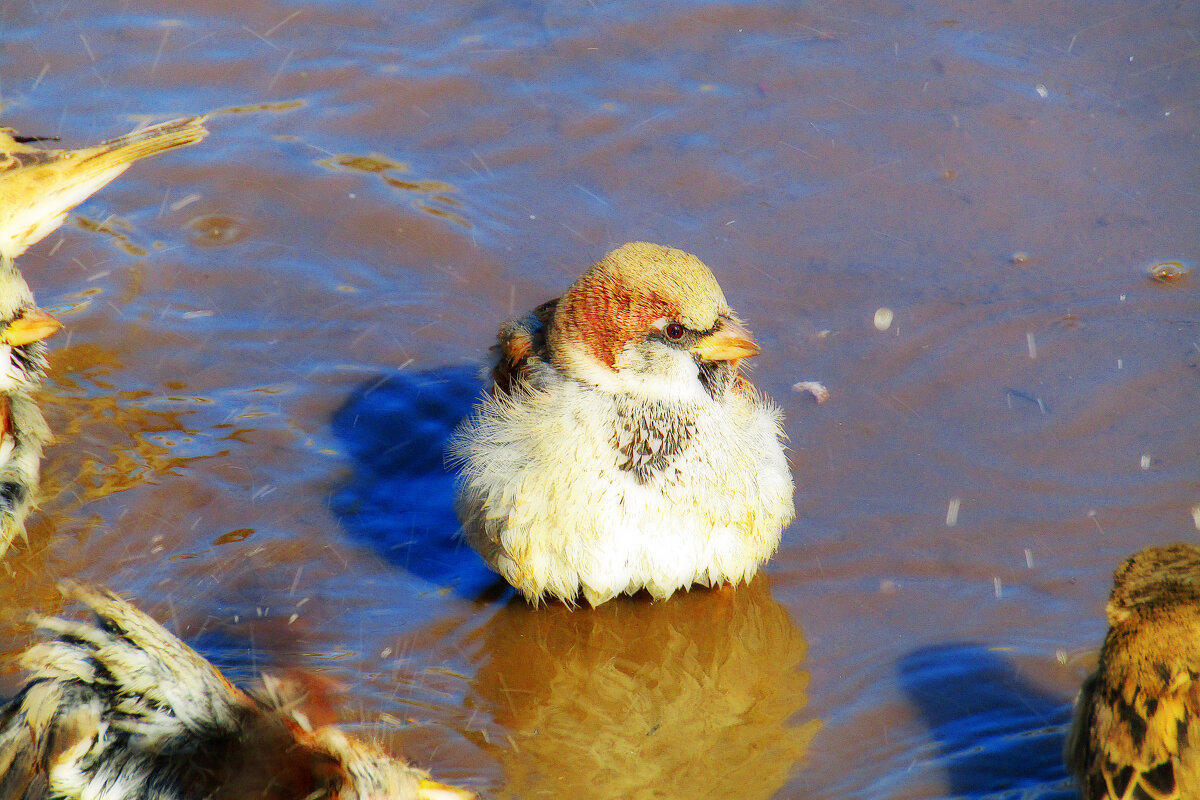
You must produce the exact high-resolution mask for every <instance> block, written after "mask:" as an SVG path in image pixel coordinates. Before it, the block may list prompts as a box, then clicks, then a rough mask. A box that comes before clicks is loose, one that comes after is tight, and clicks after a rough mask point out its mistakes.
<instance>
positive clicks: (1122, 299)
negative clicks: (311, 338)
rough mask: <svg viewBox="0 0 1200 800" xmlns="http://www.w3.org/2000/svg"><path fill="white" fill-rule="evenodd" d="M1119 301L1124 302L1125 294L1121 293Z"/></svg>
mask: <svg viewBox="0 0 1200 800" xmlns="http://www.w3.org/2000/svg"><path fill="white" fill-rule="evenodd" d="M1121 302H1122V303H1124V302H1125V295H1121Z"/></svg>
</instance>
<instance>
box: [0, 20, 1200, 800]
mask: <svg viewBox="0 0 1200 800" xmlns="http://www.w3.org/2000/svg"><path fill="white" fill-rule="evenodd" d="M0 37H2V41H3V48H2V49H0V92H2V95H0V96H2V98H3V109H4V114H3V122H4V123H5V124H8V125H13V126H16V127H18V128H19V129H20V130H22V131H23V132H25V133H29V134H42V135H61V136H62V137H63V138H64V141H65V142H67V143H70V144H85V143H90V142H94V141H98V140H100V139H101V138H105V137H108V136H111V135H116V134H119V133H123V132H125V131H126V130H127V129H130V128H132V127H133V126H134V125H135V124H137V123H139V122H141V121H144V120H148V119H154V120H158V119H163V118H166V117H168V116H171V115H182V114H190V113H196V112H210V113H212V114H213V116H212V119H211V125H210V127H211V128H212V131H213V134H212V136H210V137H209V138H208V139H207V140H206V141H205V142H204V143H203V144H201V145H200V146H197V147H194V148H191V149H188V150H185V151H181V152H178V153H172V154H169V155H167V156H164V157H161V158H159V159H156V160H154V161H151V162H147V163H142V164H139V165H137V166H136V167H134V168H133V169H131V170H130V172H129V173H128V174H127V175H126V176H124V177H122V178H121V179H120V180H119V181H117V182H116V183H114V184H112V185H111V186H110V187H109V188H107V189H106V190H104V191H103V192H102V193H101V194H100V195H98V196H97V197H96V198H94V199H93V200H91V201H89V202H88V203H86V204H84V205H83V206H82V207H80V209H79V210H78V211H77V212H76V213H75V214H74V215H73V217H72V220H71V222H70V223H69V224H68V225H67V226H66V227H65V228H63V229H62V231H61V232H60V233H59V234H56V235H55V236H52V237H50V238H49V239H47V240H46V241H44V242H43V243H41V244H40V245H38V246H37V247H36V248H34V249H33V250H32V251H31V252H29V253H28V254H27V255H25V256H24V257H23V258H22V261H21V267H22V268H23V269H24V270H25V273H26V275H27V277H28V278H29V281H30V283H31V284H32V285H33V286H34V288H35V291H36V292H37V294H38V298H39V300H40V302H41V303H42V304H43V305H45V306H48V307H50V308H52V309H54V310H56V311H57V312H59V313H60V316H61V317H62V319H63V320H64V322H66V323H67V329H66V330H65V331H64V332H63V333H61V334H59V336H57V337H56V338H55V340H53V346H52V354H51V368H52V372H51V376H50V379H49V382H48V385H47V387H46V390H45V392H44V393H43V401H44V404H45V407H46V410H47V415H48V417H49V420H50V423H51V425H52V426H53V428H54V430H55V431H56V433H57V434H58V442H57V444H56V445H54V446H52V447H51V448H49V450H48V452H47V458H46V462H45V468H44V472H45V484H46V485H45V492H44V499H43V502H42V508H41V511H40V512H38V513H36V514H35V515H34V516H33V517H31V526H30V531H29V543H28V545H27V546H22V547H19V548H18V549H17V550H16V552H14V553H11V554H10V555H9V556H7V557H6V559H5V562H4V564H5V571H6V572H7V574H8V579H7V580H6V581H4V582H3V584H2V585H0V596H2V599H0V609H2V611H0V649H2V650H3V651H4V652H6V653H14V652H16V651H18V650H19V649H20V648H22V647H23V646H24V645H25V644H26V643H27V641H28V636H29V634H28V627H27V625H26V624H25V617H26V615H27V614H28V612H29V611H31V610H38V611H43V612H44V611H53V610H55V609H57V608H58V607H59V605H60V601H59V600H58V599H57V594H56V592H55V589H54V585H55V582H56V581H57V580H58V579H60V578H62V577H67V576H70V577H75V578H79V579H83V580H87V581H93V582H98V583H102V584H104V585H107V586H109V587H111V588H113V589H115V590H117V591H120V592H122V593H123V594H125V595H126V596H129V597H131V598H133V599H135V600H136V601H137V602H139V603H140V604H141V605H142V606H143V607H145V608H147V609H148V610H150V611H151V612H153V613H155V614H156V615H158V616H159V617H160V618H161V619H164V620H166V621H168V623H169V624H170V625H171V626H173V628H174V629H175V630H177V631H179V632H180V633H181V634H182V635H183V636H184V637H185V638H186V639H187V640H188V641H190V642H192V643H194V644H196V645H197V646H198V647H199V648H200V649H201V650H203V652H205V653H206V654H207V655H209V656H210V657H212V658H213V659H214V660H216V661H218V663H220V664H221V665H222V667H224V668H226V669H228V670H229V671H230V672H231V673H232V674H233V675H234V676H236V677H238V678H246V677H249V676H251V675H253V674H255V673H256V672H257V671H259V670H262V669H282V668H301V669H306V670H312V671H318V672H321V673H324V674H326V675H328V676H329V677H331V678H332V679H333V680H334V681H336V682H337V683H339V684H341V685H342V686H344V691H343V693H342V695H341V697H340V701H341V705H340V706H339V714H340V716H341V718H342V720H343V721H344V722H345V723H347V724H348V725H349V726H351V727H352V728H354V729H355V730H358V731H360V732H362V733H365V734H367V735H370V736H374V737H378V738H381V739H384V740H385V741H386V743H387V744H388V746H389V747H392V748H394V749H395V750H396V751H403V752H404V753H406V754H407V755H408V756H409V757H410V758H411V759H412V760H414V761H416V762H418V763H420V764H422V765H424V766H427V767H429V768H431V769H432V770H434V771H435V772H436V773H437V774H438V775H439V776H441V777H443V778H445V779H449V780H454V781H460V782H465V783H468V784H470V785H472V786H474V787H476V788H478V789H480V790H481V791H483V792H484V793H485V794H487V795H489V796H498V797H512V798H518V797H519V798H541V797H597V798H602V797H616V796H624V797H663V798H671V797H704V796H710V797H728V796H733V795H737V796H744V797H761V798H766V797H772V796H774V797H781V798H783V797H804V798H831V799H832V798H888V799H889V800H890V799H892V798H895V799H896V800H900V799H901V798H928V797H944V796H953V797H970V798H985V797H1027V798H1050V797H1054V798H1066V797H1069V796H1070V794H1069V790H1068V784H1067V783H1066V778H1065V774H1064V772H1063V769H1062V767H1061V766H1060V765H1059V760H1058V759H1059V752H1060V749H1061V744H1062V737H1063V734H1064V726H1065V724H1066V721H1067V719H1068V715H1069V708H1070V702H1071V698H1072V696H1073V694H1074V692H1075V690H1076V688H1077V686H1078V684H1079V681H1080V679H1081V678H1082V676H1083V675H1084V674H1085V672H1086V671H1087V670H1088V668H1089V667H1090V665H1091V663H1092V662H1093V660H1094V653H1095V650H1096V648H1097V647H1098V645H1099V643H1100V639H1101V637H1102V635H1103V631H1104V623H1103V620H1102V609H1103V604H1104V601H1105V598H1106V595H1107V591H1108V584H1109V578H1110V575H1111V571H1112V569H1113V568H1114V567H1115V566H1116V564H1117V563H1118V562H1119V560H1120V559H1121V558H1123V557H1124V556H1125V555H1126V554H1128V553H1129V552H1131V551H1132V550H1134V549H1137V548H1139V547H1142V546H1144V545H1147V544H1151V543H1163V542H1169V541H1174V540H1180V539H1183V540H1189V539H1192V538H1193V537H1195V536H1197V529H1196V524H1195V523H1194V522H1193V512H1192V509H1193V508H1194V507H1196V506H1200V458H1198V457H1197V453H1198V452H1200V424H1198V416H1197V397H1198V396H1200V395H1198V392H1200V302H1198V294H1197V286H1198V285H1200V284H1198V283H1197V281H1198V280H1200V275H1197V274H1196V273H1195V271H1194V270H1195V267H1196V265H1197V263H1198V262H1200V225H1198V224H1197V221H1196V220H1197V216H1196V205H1197V199H1198V198H1197V187H1198V186H1200V156H1198V154H1200V147H1198V145H1200V140H1198V138H1197V131H1200V118H1198V117H1200V115H1198V113H1197V105H1198V103H1200V43H1198V38H1200V11H1198V10H1197V8H1196V7H1195V6H1193V5H1191V4H1186V3H1173V2H1166V3H1158V2H1151V3H1145V2H1132V1H1131V0H1129V1H1125V0H1103V1H1102V2H1095V3H1088V4H1073V3H1057V4H1051V5H1049V6H1047V5H1046V4H1044V3H1029V2H1021V1H1018V2H999V0H994V1H989V2H982V3H972V4H960V3H951V2H932V3H921V4H906V3H886V2H871V1H870V0H862V1H859V2H852V3H837V4H803V5H800V4H795V3H766V2H763V3H749V2H748V3H736V2H729V3H685V2H674V3H654V4H641V3H617V2H612V3H609V2H578V3H553V4H535V3H515V2H514V3H503V2H475V3H424V4H418V3H404V4H388V3H377V2H365V1H364V2H357V3H320V2H308V3H304V2H262V1H261V0H250V2H244V3H240V4H238V5H237V6H236V8H231V7H230V6H229V5H228V4H226V3H216V2H195V3H190V4H187V5H186V7H184V6H181V5H179V4H175V3H150V2H146V3H139V2H124V3H116V4H96V5H89V4H80V3H69V2H38V3H28V2H8V3H4V4H2V5H0ZM634 239H646V240H651V241H657V242H662V243H665V244H671V245H674V246H677V247H681V248H683V249H686V250H689V251H692V252H695V253H696V254H697V255H699V256H700V257H701V258H702V259H703V260H704V261H705V262H706V263H708V264H709V265H710V266H711V267H712V268H713V270H714V272H715V273H716V274H717V276H718V278H719V279H720V280H721V282H722V284H723V286H724V288H725V293H726V295H727V296H728V297H729V299H730V301H731V303H732V305H733V306H734V308H735V309H736V310H737V311H738V312H739V313H740V314H741V315H742V316H743V317H744V318H745V319H747V320H748V322H749V323H750V325H751V326H752V328H753V330H754V331H755V333H756V335H757V336H758V337H759V338H760V340H761V342H762V345H763V350H764V352H763V354H762V356H761V357H759V358H757V359H755V361H756V363H755V364H754V369H753V373H752V378H753V380H754V381H755V383H756V384H757V385H758V386H759V387H760V388H761V389H763V390H765V391H766V392H768V393H770V394H771V395H773V396H774V397H775V398H776V399H777V400H778V401H779V402H780V403H781V405H782V406H783V407H784V409H785V412H786V414H787V419H788V422H787V429H788V434H789V436H790V438H791V448H792V449H791V453H790V459H791V463H792V465H793V468H794V473H795V476H796V479H797V482H798V491H797V495H796V500H797V506H798V510H799V512H800V517H799V519H798V520H797V522H796V523H795V524H794V525H793V526H792V527H791V528H790V529H789V530H788V532H787V533H786V535H785V538H784V543H783V546H782V548H781V550H780V552H779V554H778V555H777V557H776V558H775V560H774V561H773V562H772V563H771V565H770V567H769V568H768V569H767V570H766V574H765V575H763V576H762V577H760V579H758V580H756V581H755V582H754V583H753V584H752V585H750V586H749V587H743V588H741V589H739V590H737V591H736V592H733V593H729V592H705V591H697V592H693V593H691V594H689V595H686V596H683V597H680V598H676V599H673V600H672V601H671V602H669V603H666V604H659V605H654V604H650V603H648V602H645V601H643V600H640V599H632V600H623V601H619V602H614V603H612V604H610V605H608V606H605V607H603V608H602V609H600V610H599V611H598V612H596V613H591V612H575V613H571V612H568V611H567V610H566V609H562V608H548V609H541V610H538V611H534V610H531V609H529V608H527V607H525V606H524V605H521V604H520V603H516V604H513V603H511V602H509V601H508V596H507V595H506V594H505V593H504V592H503V591H497V590H496V589H495V587H494V585H493V582H492V581H491V580H490V578H489V576H488V574H487V573H486V570H485V569H484V568H483V567H482V565H481V564H480V562H479V561H478V560H477V559H476V558H475V557H474V556H473V555H472V554H471V553H470V552H469V551H467V550H464V549H462V548H460V547H458V546H456V544H455V542H454V540H453V538H452V533H453V526H454V519H453V513H452V510H451V508H450V492H451V486H452V479H451V477H450V476H448V475H447V474H446V473H445V471H444V470H443V468H442V456H441V444H442V442H443V441H444V438H445V435H446V433H447V432H448V431H449V430H450V429H451V428H452V427H453V425H454V423H455V421H456V420H457V418H458V417H459V416H460V415H461V414H462V413H463V411H464V410H465V409H466V408H467V407H468V406H469V403H470V401H471V398H472V397H473V396H474V393H475V391H476V390H477V384H476V382H475V368H476V365H477V364H478V363H479V362H480V361H481V360H482V358H483V354H484V351H485V350H486V348H487V346H488V345H489V343H490V339H491V337H492V336H493V335H494V333H495V329H496V326H497V325H498V324H499V322H500V321H502V320H503V319H504V318H506V317H507V316H508V315H510V314H514V313H516V312H520V311H523V310H525V309H527V308H529V307H532V306H533V305H535V304H537V303H539V302H541V301H543V300H545V299H547V298H550V297H553V296H556V295H557V294H558V293H560V292H561V291H562V290H563V289H564V288H565V287H566V286H567V285H568V284H569V283H570V281H571V280H572V279H573V278H574V277H575V276H576V275H577V274H578V273H579V272H580V271H582V269H583V268H585V267H586V266H587V265H588V264H590V263H591V262H592V261H594V260H596V259H597V258H599V257H600V256H601V255H603V254H604V253H605V252H606V251H607V250H609V249H611V248H612V247H614V246H616V245H618V244H621V243H623V242H625V241H629V240H634ZM1017 254H1019V255H1017ZM1161 260H1179V261H1182V262H1183V263H1184V264H1185V265H1186V266H1189V267H1190V268H1191V269H1192V270H1193V273H1192V274H1191V275H1190V276H1189V277H1187V278H1185V279H1183V280H1181V281H1177V282H1173V283H1158V282H1155V281H1153V280H1151V279H1150V278H1149V277H1148V269H1149V267H1150V266H1151V265H1153V264H1154V263H1156V262H1158V261H1161ZM881 307H887V308H889V309H891V310H892V311H893V314H894V316H893V321H892V324H891V326H890V327H889V328H888V329H887V330H885V331H880V330H877V329H876V327H875V326H874V325H873V324H872V320H873V318H874V315H875V312H876V310H877V309H878V308H881ZM800 380H820V381H822V382H824V383H825V384H826V385H827V386H828V387H829V389H830V392H831V398H830V400H829V401H828V402H826V403H824V404H821V405H818V404H816V403H815V402H814V401H813V400H812V399H811V398H810V397H809V396H808V395H806V394H802V393H798V392H793V391H792V389H791V387H792V385H793V384H794V383H795V382H797V381H800ZM952 506H953V507H956V508H957V513H956V514H953V513H950V509H951V508H952ZM948 520H949V521H951V522H953V523H954V524H953V525H952V526H950V525H948ZM18 680H19V676H18V673H17V672H16V670H15V668H12V667H10V668H8V669H6V671H5V672H4V673H3V675H0V690H8V689H11V688H12V687H15V685H16V684H17V681H18Z"/></svg>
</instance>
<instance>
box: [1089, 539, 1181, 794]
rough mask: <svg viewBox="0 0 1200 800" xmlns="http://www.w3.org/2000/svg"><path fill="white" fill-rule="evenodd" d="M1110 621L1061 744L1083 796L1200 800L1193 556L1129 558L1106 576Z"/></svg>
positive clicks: (1172, 548)
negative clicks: (1110, 582) (1110, 584)
mask: <svg viewBox="0 0 1200 800" xmlns="http://www.w3.org/2000/svg"><path fill="white" fill-rule="evenodd" d="M1107 613H1108V625H1109V628H1108V635H1107V636H1106V637H1105V639H1104V647H1103V649H1102V650H1101V651H1100V663H1099V666H1098V667H1097V669H1096V672H1095V673H1094V674H1093V675H1091V676H1089V677H1088V679H1087V681H1085V682H1084V685H1083V689H1082V691H1081V692H1080V696H1079V699H1078V701H1077V703H1076V709H1075V721H1074V724H1073V725H1072V729H1071V734H1070V736H1069V738H1068V741H1067V749H1066V757H1067V765H1068V767H1069V768H1070V770H1071V772H1072V773H1074V774H1075V776H1076V778H1077V779H1078V781H1079V789H1080V794H1081V796H1082V797H1083V798H1084V800H1168V798H1169V799H1170V800H1188V798H1197V797H1200V547H1196V546H1194V545H1190V544H1173V545H1169V546H1167V547H1148V548H1146V549H1145V550H1142V551H1140V552H1138V553H1135V554H1134V555H1132V556H1130V557H1129V558H1128V559H1126V560H1125V562H1124V563H1123V564H1121V566H1120V567H1118V568H1117V571H1116V573H1114V575H1113V589H1112V595H1111V597H1110V598H1109V601H1108V608H1107ZM1193 726H1195V727H1193Z"/></svg>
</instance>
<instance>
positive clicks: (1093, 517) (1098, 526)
mask: <svg viewBox="0 0 1200 800" xmlns="http://www.w3.org/2000/svg"><path fill="white" fill-rule="evenodd" d="M1087 515H1088V519H1090V520H1091V521H1092V522H1094V523H1096V530H1098V531H1100V532H1101V533H1104V526H1103V525H1101V524H1100V520H1098V519H1096V509H1094V508H1089V509H1088V513H1087Z"/></svg>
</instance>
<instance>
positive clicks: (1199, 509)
mask: <svg viewBox="0 0 1200 800" xmlns="http://www.w3.org/2000/svg"><path fill="white" fill-rule="evenodd" d="M1192 524H1193V525H1195V526H1196V530H1198V531H1200V506H1192Z"/></svg>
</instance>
